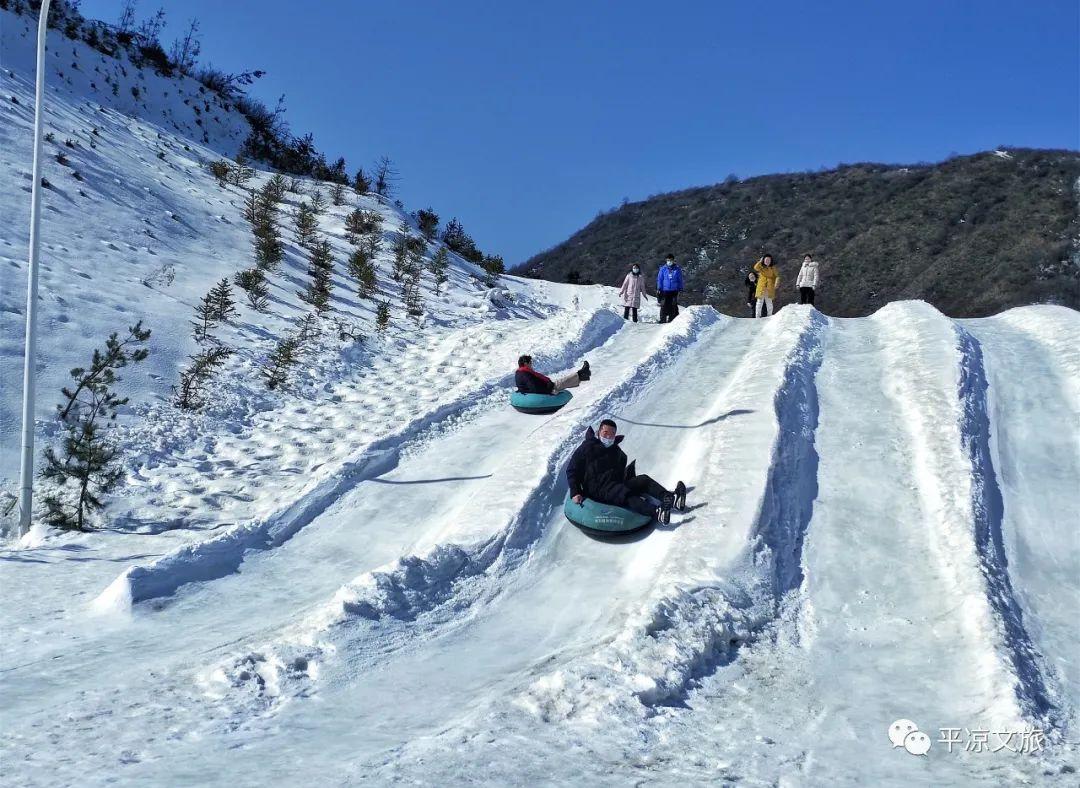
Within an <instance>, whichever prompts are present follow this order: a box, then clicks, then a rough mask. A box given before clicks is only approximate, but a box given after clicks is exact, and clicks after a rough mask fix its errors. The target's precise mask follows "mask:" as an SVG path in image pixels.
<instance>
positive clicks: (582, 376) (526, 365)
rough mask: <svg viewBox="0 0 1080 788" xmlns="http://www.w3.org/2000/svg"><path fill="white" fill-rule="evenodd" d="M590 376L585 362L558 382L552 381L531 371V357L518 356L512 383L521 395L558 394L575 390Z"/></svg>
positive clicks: (587, 364) (533, 370)
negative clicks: (564, 390)
mask: <svg viewBox="0 0 1080 788" xmlns="http://www.w3.org/2000/svg"><path fill="white" fill-rule="evenodd" d="M591 376H592V372H591V371H590V369H589V362H588V361H585V362H583V363H582V365H581V369H579V370H578V371H577V372H574V373H572V374H570V375H567V376H566V377H564V378H560V379H559V380H552V379H551V378H549V377H548V376H547V375H541V374H540V373H539V372H537V371H536V370H535V369H533V366H532V356H519V357H518V368H517V372H515V373H514V383H515V384H516V385H517V390H518V391H520V392H521V393H522V394H558V393H559V392H560V391H562V390H563V389H572V388H577V387H578V386H579V385H580V384H581V382H582V381H584V380H588V379H589V378H590V377H591Z"/></svg>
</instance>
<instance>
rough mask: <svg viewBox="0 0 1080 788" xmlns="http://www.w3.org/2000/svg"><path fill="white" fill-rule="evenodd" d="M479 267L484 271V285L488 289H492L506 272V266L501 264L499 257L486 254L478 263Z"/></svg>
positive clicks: (500, 257) (501, 260)
mask: <svg viewBox="0 0 1080 788" xmlns="http://www.w3.org/2000/svg"><path fill="white" fill-rule="evenodd" d="M480 267H481V268H483V269H484V273H485V274H487V276H486V277H485V280H484V281H485V283H486V284H487V286H488V287H494V285H495V284H496V282H497V280H498V278H499V277H500V276H501V275H502V274H504V273H505V272H506V265H505V264H504V263H503V259H502V256H501V255H497V254H486V255H484V258H483V260H481V261H480Z"/></svg>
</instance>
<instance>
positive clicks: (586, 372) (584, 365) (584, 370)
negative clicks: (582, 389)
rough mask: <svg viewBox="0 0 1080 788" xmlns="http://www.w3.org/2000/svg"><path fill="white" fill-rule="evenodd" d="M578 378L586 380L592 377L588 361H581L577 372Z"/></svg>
mask: <svg viewBox="0 0 1080 788" xmlns="http://www.w3.org/2000/svg"><path fill="white" fill-rule="evenodd" d="M577 376H578V380H588V379H589V378H591V377H592V371H591V370H590V369H589V362H588V361H583V362H581V369H579V370H578V372H577Z"/></svg>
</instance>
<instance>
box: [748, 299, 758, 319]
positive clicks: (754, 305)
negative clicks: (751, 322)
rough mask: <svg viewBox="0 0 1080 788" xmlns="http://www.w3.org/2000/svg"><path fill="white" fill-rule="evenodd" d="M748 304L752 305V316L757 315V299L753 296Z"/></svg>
mask: <svg viewBox="0 0 1080 788" xmlns="http://www.w3.org/2000/svg"><path fill="white" fill-rule="evenodd" d="M746 305H747V306H748V307H750V317H757V299H756V298H751V299H750V300H749V301H747V302H746Z"/></svg>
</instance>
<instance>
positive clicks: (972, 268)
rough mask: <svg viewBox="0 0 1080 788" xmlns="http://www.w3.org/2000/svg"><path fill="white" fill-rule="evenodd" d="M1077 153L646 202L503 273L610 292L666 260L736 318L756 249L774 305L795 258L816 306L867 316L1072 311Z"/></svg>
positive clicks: (790, 296) (786, 294)
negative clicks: (1038, 306) (816, 264)
mask: <svg viewBox="0 0 1080 788" xmlns="http://www.w3.org/2000/svg"><path fill="white" fill-rule="evenodd" d="M1078 192H1080V153H1077V152H1075V151H1057V150H1029V149H1008V150H1000V151H993V152H988V153H979V154H976V155H973V156H958V157H954V158H951V159H949V160H948V161H945V162H942V163H940V164H933V165H917V166H907V167H901V166H891V165H883V164H855V165H850V166H842V167H839V168H837V169H835V170H830V171H828V172H819V173H798V174H791V175H768V176H764V177H758V178H751V179H748V180H745V181H737V180H735V179H733V178H732V179H729V180H728V181H726V182H724V183H722V184H717V185H715V186H705V187H700V188H694V189H687V190H685V191H680V192H673V193H671V194H663V195H659V196H656V197H651V198H649V199H647V200H644V201H642V202H636V203H629V204H626V205H623V206H622V207H620V208H618V209H616V210H614V211H611V212H610V213H605V214H603V215H601V216H599V217H597V218H596V220H594V221H593V222H592V223H590V224H589V225H588V226H587V227H585V228H584V229H582V230H580V231H579V232H578V233H576V234H575V235H573V236H572V237H571V238H570V239H568V240H567V241H564V242H563V243H561V244H559V245H558V246H556V247H554V248H552V249H549V250H548V251H545V252H542V253H540V254H538V255H536V256H535V257H533V258H531V259H530V260H528V261H527V262H525V263H524V264H522V265H521V266H520V267H519V268H518V269H517V271H516V273H519V274H524V275H526V276H531V277H535V278H541V279H549V280H556V281H581V282H585V283H587V282H601V283H605V284H618V283H619V282H620V281H621V278H622V275H623V272H624V271H625V270H626V269H627V268H628V267H629V265H630V264H631V263H633V262H637V263H640V264H641V265H642V266H643V267H644V268H645V270H646V272H647V273H648V274H649V275H650V277H651V276H652V275H653V274H654V272H655V270H656V267H657V265H658V264H659V262H660V260H662V258H663V257H664V255H666V254H667V253H669V252H670V253H672V254H675V255H676V256H677V257H678V259H679V262H680V263H681V264H683V266H684V270H685V272H686V273H687V274H688V280H689V284H688V289H689V292H688V293H687V296H688V298H687V300H688V301H692V302H701V301H707V302H709V303H712V304H714V305H715V306H717V307H718V308H719V309H721V310H722V311H724V312H728V313H731V314H742V313H743V310H744V302H745V290H744V289H743V286H742V282H743V277H744V276H745V273H746V270H747V268H748V266H749V265H750V264H752V263H753V261H754V260H755V259H756V258H757V257H758V256H759V255H760V254H761V253H762V252H763V251H768V252H771V253H772V254H773V256H774V257H775V259H776V260H777V262H778V263H779V264H780V268H781V273H782V276H783V281H782V283H781V292H780V293H779V302H780V304H784V303H790V302H791V301H792V300H797V294H796V291H795V289H794V287H795V276H796V274H797V273H798V264H799V261H801V259H802V255H803V253H804V252H806V251H810V252H812V253H813V254H814V255H815V256H816V257H817V258H818V260H819V261H820V262H821V266H822V281H821V284H820V287H819V290H818V304H819V307H820V308H821V309H822V310H823V311H825V312H827V313H829V314H833V315H839V316H856V315H865V314H868V313H870V312H873V311H874V310H876V309H877V308H879V307H881V306H883V305H884V304H885V303H887V302H889V301H894V300H897V299H904V298H920V299H925V300H926V301H929V302H930V303H932V304H933V305H934V306H936V307H937V308H938V309H940V310H942V311H943V312H945V313H947V314H949V315H953V316H980V315H988V314H993V313H996V312H999V311H1001V310H1002V309H1006V308H1008V307H1013V306H1019V305H1023V304H1032V303H1056V304H1063V305H1066V306H1070V307H1073V308H1080V252H1078V243H1080V211H1078V204H1077V200H1078Z"/></svg>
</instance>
